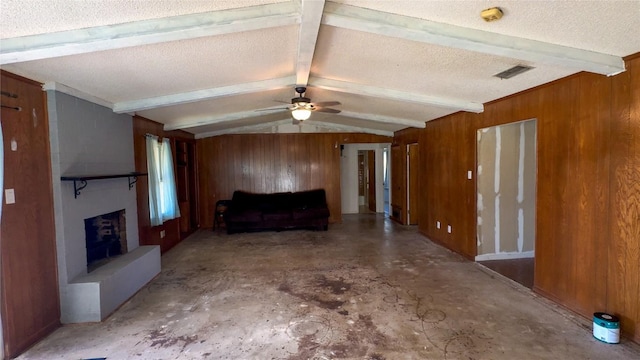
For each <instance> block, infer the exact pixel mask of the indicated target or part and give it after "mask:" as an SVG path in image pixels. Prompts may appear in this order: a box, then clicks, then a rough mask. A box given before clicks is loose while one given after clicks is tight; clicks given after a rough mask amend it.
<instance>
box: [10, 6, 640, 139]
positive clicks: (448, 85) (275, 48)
mask: <svg viewBox="0 0 640 360" xmlns="http://www.w3.org/2000/svg"><path fill="white" fill-rule="evenodd" d="M491 7H500V8H501V9H502V11H503V13H504V16H503V18H502V19H500V20H498V21H494V22H485V21H484V20H483V19H482V18H481V17H480V12H481V11H482V10H483V9H487V8H491ZM638 29H640V0H633V1H544V0H543V1H504V0H503V1H375V0H335V1H321V0H290V1H278V0H230V1H201V0H188V1H184V0H183V1H177V0H175V1H171V0H146V1H135V0H103V1H99V0H96V1H72V0H20V1H18V0H2V1H0V66H1V68H2V69H4V70H7V71H10V72H13V73H16V74H19V75H23V76H26V77H28V78H31V79H34V80H37V81H40V82H43V83H44V84H45V85H44V88H45V89H54V90H58V91H62V92H65V93H69V94H72V95H75V96H78V97H80V98H84V99H87V100H91V101H93V102H95V103H98V104H101V105H104V106H107V107H110V108H112V109H113V111H114V112H117V113H131V114H133V113H135V114H138V115H140V116H144V117H146V118H149V119H152V120H155V121H158V122H160V123H163V124H165V129H167V130H174V129H183V130H185V131H188V132H191V133H193V134H195V135H196V138H202V137H208V136H216V135H220V134H227V133H246V132H271V131H279V132H287V131H289V132H298V131H358V132H368V133H374V134H381V135H392V134H393V131H397V130H400V129H403V128H407V127H417V128H420V127H424V126H425V122H426V121H429V120H433V119H436V118H439V117H441V116H444V115H447V114H451V113H454V112H458V111H470V112H482V111H483V104H484V103H486V102H488V101H491V100H495V99H498V98H501V97H504V96H507V95H510V94H513V93H517V92H520V91H522V90H526V89H529V88H532V87H535V86H538V85H541V84H544V83H547V82H550V81H553V80H556V79H559V78H562V77H565V76H568V75H571V74H574V73H577V72H580V71H589V72H594V73H598V74H602V75H614V74H617V73H619V72H622V71H624V62H623V60H622V58H623V57H624V56H627V55H631V54H635V53H638V52H640V36H638ZM516 65H524V66H530V67H533V69H532V70H529V71H528V72H525V73H523V74H521V75H518V76H516V77H513V78H511V79H506V80H501V79H500V78H498V77H496V76H494V75H495V74H497V73H499V72H501V71H504V70H507V69H509V68H511V67H513V66H516ZM296 86H306V87H307V92H306V96H307V97H309V98H311V99H312V101H314V102H324V101H339V102H340V103H341V105H337V106H333V108H335V109H338V110H341V113H339V114H327V113H319V112H313V113H312V116H311V118H310V119H309V120H307V121H305V122H304V123H303V124H304V125H291V114H290V112H289V111H288V110H287V106H288V105H287V104H289V103H290V99H291V98H292V97H295V96H297V94H296V93H295V91H294V88H295V87H296Z"/></svg>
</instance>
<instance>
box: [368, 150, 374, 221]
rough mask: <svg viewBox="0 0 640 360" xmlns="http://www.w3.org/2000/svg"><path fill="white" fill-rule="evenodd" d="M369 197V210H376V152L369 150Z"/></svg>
mask: <svg viewBox="0 0 640 360" xmlns="http://www.w3.org/2000/svg"><path fill="white" fill-rule="evenodd" d="M367 198H368V200H369V201H368V202H369V211H373V212H376V152H375V151H373V150H367Z"/></svg>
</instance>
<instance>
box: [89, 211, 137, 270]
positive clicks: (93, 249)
mask: <svg viewBox="0 0 640 360" xmlns="http://www.w3.org/2000/svg"><path fill="white" fill-rule="evenodd" d="M126 229H127V226H126V220H125V211H124V209H122V210H119V211H114V212H111V213H108V214H102V215H98V216H94V217H91V218H88V219H84V230H85V240H86V248H87V272H91V271H93V270H95V269H97V268H98V267H100V266H102V265H104V264H106V263H108V262H109V261H110V260H112V259H114V258H116V257H118V256H120V255H122V254H125V253H126V252H127V231H126Z"/></svg>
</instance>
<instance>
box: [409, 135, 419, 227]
mask: <svg viewBox="0 0 640 360" xmlns="http://www.w3.org/2000/svg"><path fill="white" fill-rule="evenodd" d="M419 155H420V152H419V151H418V143H413V144H408V145H407V224H409V225H416V224H418V172H419V171H418V170H419V169H420V167H419V166H420V165H419Z"/></svg>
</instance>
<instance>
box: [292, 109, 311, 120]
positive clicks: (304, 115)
mask: <svg viewBox="0 0 640 360" xmlns="http://www.w3.org/2000/svg"><path fill="white" fill-rule="evenodd" d="M291 116H293V118H294V119H296V120H298V121H304V120H307V119H309V117H311V110H309V109H295V110H291Z"/></svg>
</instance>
